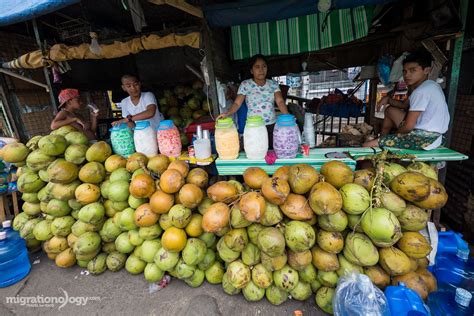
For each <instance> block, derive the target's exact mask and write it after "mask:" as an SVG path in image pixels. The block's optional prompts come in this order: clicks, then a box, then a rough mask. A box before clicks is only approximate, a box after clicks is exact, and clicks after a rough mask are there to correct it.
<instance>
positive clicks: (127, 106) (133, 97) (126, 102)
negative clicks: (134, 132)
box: [112, 75, 163, 129]
mask: <svg viewBox="0 0 474 316" xmlns="http://www.w3.org/2000/svg"><path fill="white" fill-rule="evenodd" d="M121 81H122V89H123V90H124V91H125V92H127V93H128V95H129V96H128V97H126V98H125V99H123V100H122V102H120V106H121V107H122V117H123V118H122V119H121V120H118V121H115V122H113V123H112V125H114V126H115V125H119V124H122V123H128V124H129V125H132V126H133V125H134V124H135V123H134V122H136V121H149V122H150V125H151V127H152V128H153V129H156V128H157V127H158V125H160V121H161V120H162V118H163V116H162V115H161V113H160V111H159V110H158V104H157V102H156V98H155V96H154V95H153V93H151V92H142V91H141V83H140V81H139V80H138V78H137V77H135V76H133V75H124V76H122V79H121Z"/></svg>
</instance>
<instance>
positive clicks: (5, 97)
mask: <svg viewBox="0 0 474 316" xmlns="http://www.w3.org/2000/svg"><path fill="white" fill-rule="evenodd" d="M0 97H1V98H2V101H3V107H4V109H5V110H6V112H7V115H8V117H7V118H6V119H8V120H9V121H10V123H11V124H12V128H13V133H14V134H15V137H16V138H18V139H20V140H21V141H26V140H27V139H28V138H27V137H28V135H27V133H26V129H25V124H23V121H22V119H21V111H20V109H19V108H18V106H17V104H16V103H15V102H14V101H13V98H12V95H11V94H10V93H9V92H8V90H7V83H6V81H5V76H4V75H0Z"/></svg>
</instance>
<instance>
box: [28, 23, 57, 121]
mask: <svg viewBox="0 0 474 316" xmlns="http://www.w3.org/2000/svg"><path fill="white" fill-rule="evenodd" d="M33 29H34V31H35V37H36V44H37V45H38V48H39V49H40V50H41V51H42V52H43V55H45V49H44V46H43V44H42V43H41V37H40V33H39V28H38V23H36V19H33ZM43 73H44V79H45V80H46V85H47V86H48V90H49V97H50V98H51V106H52V107H53V114H56V113H57V112H58V106H57V102H56V97H55V95H54V92H53V86H52V85H51V78H50V77H49V72H48V69H47V68H46V66H44V67H43Z"/></svg>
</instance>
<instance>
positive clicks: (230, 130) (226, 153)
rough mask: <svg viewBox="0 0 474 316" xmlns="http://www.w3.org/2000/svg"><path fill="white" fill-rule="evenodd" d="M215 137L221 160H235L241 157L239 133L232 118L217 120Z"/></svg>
mask: <svg viewBox="0 0 474 316" xmlns="http://www.w3.org/2000/svg"><path fill="white" fill-rule="evenodd" d="M214 135H215V139H216V150H217V154H218V155H219V158H220V159H223V160H234V159H236V158H237V157H238V156H239V150H240V142H239V133H238V132H237V128H236V127H235V125H234V121H233V120H232V119H231V118H230V117H227V118H224V119H220V120H217V122H216V131H215V134H214Z"/></svg>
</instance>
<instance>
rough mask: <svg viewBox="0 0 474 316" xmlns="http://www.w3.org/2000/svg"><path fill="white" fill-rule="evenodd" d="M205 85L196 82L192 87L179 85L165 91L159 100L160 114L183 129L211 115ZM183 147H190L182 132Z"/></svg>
mask: <svg viewBox="0 0 474 316" xmlns="http://www.w3.org/2000/svg"><path fill="white" fill-rule="evenodd" d="M202 88H203V83H202V82H201V81H196V82H194V83H193V84H192V86H182V85H178V86H176V87H175V88H174V89H173V90H164V91H163V92H162V95H163V96H162V97H161V98H160V99H159V103H160V105H159V109H160V112H161V113H163V115H164V116H165V117H166V118H167V119H170V120H172V121H173V123H174V125H176V126H177V127H178V128H179V129H183V128H185V127H187V126H189V124H191V123H193V122H194V121H195V120H198V119H199V118H201V117H203V116H206V115H209V112H211V109H212V106H211V105H210V101H208V100H206V96H205V95H204V93H203V90H202ZM181 141H182V142H183V145H184V146H186V145H188V142H189V141H188V139H187V138H186V135H185V134H184V133H183V132H181Z"/></svg>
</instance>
